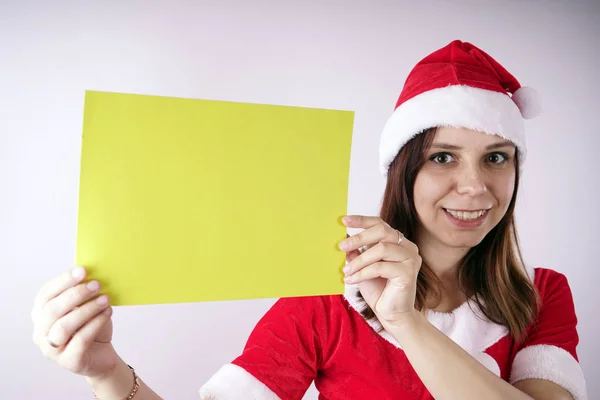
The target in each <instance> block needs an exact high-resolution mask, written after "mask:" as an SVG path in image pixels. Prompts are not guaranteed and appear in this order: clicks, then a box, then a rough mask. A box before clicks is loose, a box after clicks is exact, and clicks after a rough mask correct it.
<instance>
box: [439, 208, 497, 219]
mask: <svg viewBox="0 0 600 400" xmlns="http://www.w3.org/2000/svg"><path fill="white" fill-rule="evenodd" d="M444 211H446V212H447V213H448V214H450V215H452V216H453V217H454V218H456V219H459V220H461V221H472V220H475V219H478V218H481V217H483V216H484V215H485V214H487V213H488V211H489V208H488V209H483V210H452V209H449V208H444Z"/></svg>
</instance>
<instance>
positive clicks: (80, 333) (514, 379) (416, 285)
mask: <svg viewBox="0 0 600 400" xmlns="http://www.w3.org/2000/svg"><path fill="white" fill-rule="evenodd" d="M533 99H534V98H533V97H532V96H531V91H527V89H526V88H521V87H520V84H519V82H518V81H517V80H516V79H515V78H514V77H513V76H512V75H511V74H510V73H509V72H508V71H506V70H505V69H504V68H503V67H502V66H501V65H500V64H498V63H497V62H496V61H495V60H494V59H493V58H492V57H490V56H489V55H488V54H486V53H485V52H483V51H482V50H480V49H478V48H476V47H475V46H473V45H471V44H469V43H463V42H460V41H453V42H452V43H450V44H449V45H448V46H445V47H444V48H442V49H440V50H438V51H436V52H434V53H432V54H430V55H429V56H427V57H426V58H425V59H423V60H422V61H420V62H419V63H418V64H417V65H416V66H415V68H414V69H413V71H412V72H411V74H410V75H409V77H408V79H407V80H406V83H405V86H404V88H403V90H402V93H401V95H400V98H399V100H398V102H397V104H396V109H395V111H394V113H393V114H392V116H391V117H390V119H389V121H388V123H387V124H386V127H385V129H384V132H383V134H382V136H381V144H380V167H381V171H382V173H383V174H384V175H386V176H387V186H386V189H385V195H384V201H383V207H382V209H381V213H380V216H379V217H367V216H347V217H345V218H344V224H345V225H346V226H348V227H350V228H362V229H363V230H362V231H361V233H359V234H357V235H355V236H352V237H347V238H346V239H344V240H343V241H342V242H341V243H340V249H341V250H342V251H345V252H346V254H347V260H348V263H347V265H346V267H345V268H344V276H345V278H344V280H345V282H346V284H347V286H346V287H347V290H346V294H345V295H344V296H319V297H303V298H288V299H280V300H279V301H278V302H277V303H276V304H275V305H274V306H273V307H272V308H271V309H270V310H269V311H268V312H267V313H266V314H265V316H264V317H263V318H262V319H261V320H260V321H259V322H258V324H257V325H256V327H255V329H254V331H253V332H252V334H251V335H250V337H249V339H248V343H247V346H246V348H245V349H244V352H243V353H242V354H241V355H240V356H239V357H238V358H237V359H235V360H234V361H232V363H230V364H228V365H225V366H223V367H222V368H221V369H220V370H219V371H218V372H217V373H216V374H215V375H214V376H213V377H212V378H211V379H210V380H209V381H208V382H206V383H205V384H204V386H202V388H201V389H200V396H201V398H203V399H279V398H281V399H300V398H302V396H303V395H304V393H305V391H306V390H307V389H308V387H309V386H310V384H311V383H312V382H313V381H314V382H315V385H316V387H317V389H318V390H319V392H320V398H321V399H432V398H435V399H478V400H479V399H531V398H535V399H548V400H550V399H574V400H580V399H585V398H586V388H585V381H584V378H583V374H582V372H581V368H580V367H579V363H578V360H577V353H576V346H577V344H578V335H577V331H576V324H577V319H576V316H575V311H574V306H573V300H572V296H571V292H570V289H569V285H568V283H567V280H566V278H565V277H564V276H563V275H561V274H560V273H558V272H555V271H552V270H549V269H541V268H540V269H535V270H532V269H528V268H526V267H524V266H523V264H522V262H521V257H520V253H519V247H518V242H517V237H516V233H515V226H514V220H513V218H514V217H513V213H514V207H515V199H516V196H517V189H518V183H519V174H520V169H521V166H522V163H523V161H524V159H525V154H526V148H525V141H524V128H523V118H530V117H533V116H535V114H536V110H535V107H534V104H533V103H532V100H533ZM84 281H85V270H84V269H83V268H80V267H79V268H75V269H73V270H72V271H71V272H70V273H66V274H64V275H63V276H60V277H58V278H56V279H54V280H52V281H50V282H48V283H47V284H46V285H44V287H43V288H42V289H41V290H40V293H39V295H38V297H37V300H36V305H35V307H34V310H33V319H34V323H35V324H34V325H35V333H34V341H35V342H36V344H37V345H38V346H39V347H40V349H41V350H42V352H43V353H44V354H45V355H46V356H47V357H49V358H51V359H53V360H55V361H57V362H58V363H59V364H60V365H61V366H63V367H65V368H67V369H68V370H70V371H72V372H74V373H77V374H81V375H84V376H86V378H87V380H88V382H89V383H90V385H91V387H92V390H93V391H94V393H95V394H96V396H97V398H99V399H101V400H110V399H119V400H120V399H124V398H126V399H145V400H149V399H160V397H159V396H158V395H157V394H155V393H154V392H153V391H152V390H151V389H150V388H149V386H147V385H146V384H145V383H144V382H142V381H141V380H140V379H139V378H138V377H137V375H136V374H135V370H133V368H131V367H129V366H128V365H127V364H126V363H125V362H124V361H123V360H121V359H120V358H119V356H118V355H117V353H116V352H115V350H114V349H113V347H112V345H111V335H112V324H111V320H110V315H111V308H110V306H109V304H108V299H106V297H104V296H100V297H98V296H97V293H98V291H99V284H98V283H97V282H84Z"/></svg>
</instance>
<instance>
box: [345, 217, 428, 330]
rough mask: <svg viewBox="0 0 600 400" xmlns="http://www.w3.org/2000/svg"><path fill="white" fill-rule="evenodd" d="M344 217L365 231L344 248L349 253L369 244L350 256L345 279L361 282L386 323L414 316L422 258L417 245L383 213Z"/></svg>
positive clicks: (355, 282)
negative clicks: (382, 216) (383, 215)
mask: <svg viewBox="0 0 600 400" xmlns="http://www.w3.org/2000/svg"><path fill="white" fill-rule="evenodd" d="M342 221H343V223H344V225H346V226H347V227H348V228H363V229H364V231H362V232H360V233H358V234H356V235H354V236H350V237H348V238H346V239H345V240H343V241H342V242H341V243H340V245H339V247H340V249H341V250H343V251H345V252H346V253H347V254H349V253H351V252H355V251H356V250H358V249H360V248H361V247H363V246H366V247H367V248H368V250H366V251H365V252H363V253H362V254H360V255H358V256H356V257H355V258H353V259H351V258H350V257H349V258H348V261H349V263H348V264H347V265H346V267H345V268H344V274H345V278H344V281H345V282H346V283H348V284H358V286H359V290H360V292H361V293H362V296H363V297H364V299H365V301H366V302H367V304H368V305H369V307H371V309H372V310H373V311H374V312H375V315H376V316H377V318H378V319H379V320H380V322H381V323H382V324H384V325H385V324H386V323H389V324H398V323H402V322H404V321H405V320H406V319H409V318H411V317H412V316H414V315H415V311H416V310H415V296H416V293H417V276H418V274H419V270H420V269H421V262H422V260H421V257H420V256H419V249H418V247H417V245H416V244H414V243H412V242H411V241H409V240H407V239H406V238H405V237H404V236H403V235H402V234H401V233H400V232H399V231H397V230H396V229H394V228H392V227H391V226H390V225H389V224H387V223H386V222H385V221H383V220H382V219H381V218H379V217H369V216H360V215H352V216H346V217H344V218H343V219H342ZM399 240H400V243H399V244H398V241H399Z"/></svg>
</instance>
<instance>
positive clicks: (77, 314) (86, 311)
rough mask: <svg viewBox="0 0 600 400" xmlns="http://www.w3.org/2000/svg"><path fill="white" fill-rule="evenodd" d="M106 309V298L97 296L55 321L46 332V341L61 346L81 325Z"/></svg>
mask: <svg viewBox="0 0 600 400" xmlns="http://www.w3.org/2000/svg"><path fill="white" fill-rule="evenodd" d="M106 307H108V297H107V296H106V295H102V296H99V297H97V298H95V299H93V300H90V301H88V302H87V303H85V304H84V305H82V306H81V307H78V308H77V309H75V310H73V311H71V312H70V313H68V314H66V315H65V316H64V317H62V318H60V319H59V320H57V321H56V322H55V323H54V324H53V325H52V326H51V327H50V330H49V331H48V335H47V339H49V340H50V341H51V342H52V343H54V344H56V345H58V346H63V345H65V344H66V343H67V342H68V341H69V339H71V337H72V336H73V335H74V334H75V332H77V330H79V329H80V328H81V327H82V326H83V325H85V324H86V323H88V322H89V321H90V320H91V319H92V318H94V317H95V316H96V315H98V314H99V313H101V312H102V311H103V310H104V309H105V308H106Z"/></svg>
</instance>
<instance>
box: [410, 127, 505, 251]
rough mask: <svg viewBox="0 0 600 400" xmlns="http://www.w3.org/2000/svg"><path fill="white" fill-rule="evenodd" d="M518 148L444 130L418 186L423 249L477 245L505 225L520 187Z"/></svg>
mask: <svg viewBox="0 0 600 400" xmlns="http://www.w3.org/2000/svg"><path fill="white" fill-rule="evenodd" d="M515 153H516V148H515V146H514V145H513V144H512V143H511V142H508V141H506V140H504V139H503V138H501V137H499V136H495V135H487V134H485V133H481V132H476V131H472V130H470V129H465V128H452V127H442V128H438V129H437V132H436V134H435V137H434V139H433V143H432V145H431V147H430V148H429V149H428V150H427V152H426V154H425V160H426V161H425V163H424V164H423V167H422V168H421V169H420V170H419V172H418V174H417V177H416V180H415V184H414V194H413V196H414V204H415V208H416V211H417V215H418V217H419V220H420V226H419V229H418V232H417V236H418V241H419V246H421V245H423V244H425V243H427V244H433V243H434V242H435V244H437V245H439V244H442V245H444V246H448V247H453V248H457V247H459V248H471V247H474V246H476V245H477V244H478V243H479V242H481V240H483V238H484V237H485V236H486V235H487V234H488V233H489V232H490V231H491V230H492V229H493V228H494V227H495V226H496V225H497V224H498V222H500V220H501V219H502V217H504V215H505V213H506V210H507V209H508V207H509V205H510V202H511V199H512V196H513V192H514V188H515V178H516V169H515V162H514V161H515Z"/></svg>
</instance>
